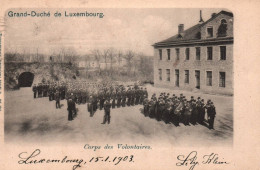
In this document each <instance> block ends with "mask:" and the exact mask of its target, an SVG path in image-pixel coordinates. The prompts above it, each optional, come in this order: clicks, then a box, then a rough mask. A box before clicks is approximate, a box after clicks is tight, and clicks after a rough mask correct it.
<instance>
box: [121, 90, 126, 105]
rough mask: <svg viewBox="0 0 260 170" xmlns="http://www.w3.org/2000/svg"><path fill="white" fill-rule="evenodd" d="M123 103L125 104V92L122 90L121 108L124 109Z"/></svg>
mask: <svg viewBox="0 0 260 170" xmlns="http://www.w3.org/2000/svg"><path fill="white" fill-rule="evenodd" d="M125 103H126V91H125V89H123V91H122V107H125Z"/></svg>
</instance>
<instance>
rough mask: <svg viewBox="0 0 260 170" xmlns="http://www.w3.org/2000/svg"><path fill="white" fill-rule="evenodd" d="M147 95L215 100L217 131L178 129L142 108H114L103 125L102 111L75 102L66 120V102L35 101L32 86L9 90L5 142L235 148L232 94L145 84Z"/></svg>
mask: <svg viewBox="0 0 260 170" xmlns="http://www.w3.org/2000/svg"><path fill="white" fill-rule="evenodd" d="M147 89H148V93H149V96H151V94H152V93H154V92H156V93H157V94H158V93H159V92H166V93H168V92H169V93H170V94H171V95H172V94H173V93H175V94H177V95H178V94H180V93H183V94H184V95H186V97H187V98H188V99H189V98H190V96H191V95H193V96H194V97H195V98H197V97H198V96H200V97H201V98H204V99H205V101H207V99H211V100H212V101H213V102H214V104H215V106H216V111H217V116H216V119H215V130H209V129H208V128H207V127H206V126H202V125H195V126H194V125H191V126H184V125H183V124H180V126H179V127H176V126H174V125H173V124H165V123H164V122H163V121H160V122H158V121H156V120H155V119H151V118H149V117H144V115H143V114H142V113H141V110H142V106H141V105H138V106H131V107H125V108H116V109H112V110H111V124H110V125H108V124H106V125H102V124H101V122H102V121H103V115H104V111H103V110H101V111H100V110H98V111H97V112H96V113H95V115H94V117H89V113H88V112H87V106H86V104H85V105H77V108H78V110H79V112H78V115H77V117H75V119H74V120H73V121H72V122H69V121H68V113H67V104H66V101H65V100H63V101H61V104H62V108H61V109H56V108H55V102H54V101H52V102H49V100H48V98H37V99H33V93H32V90H31V88H21V89H20V90H18V91H6V92H5V142H6V143H9V142H10V143H17V142H19V143H23V142H26V143H28V142H29V143H30V142H31V143H47V144H55V143H60V142H63V143H71V142H73V143H77V142H79V143H81V142H84V143H91V142H101V143H102V142H120V143H128V144H136V143H139V144H141V143H142V144H147V143H149V144H158V143H159V144H165V145H173V146H191V147H192V146H205V147H210V146H222V147H223V146H228V147H229V146H232V143H233V97H231V96H218V95H208V94H200V93H191V92H184V91H173V90H169V89H162V88H154V87H152V86H147Z"/></svg>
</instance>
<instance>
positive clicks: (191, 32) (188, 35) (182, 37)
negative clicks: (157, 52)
mask: <svg viewBox="0 0 260 170" xmlns="http://www.w3.org/2000/svg"><path fill="white" fill-rule="evenodd" d="M220 14H225V15H228V16H231V17H233V14H232V13H231V12H227V11H220V12H219V13H218V14H216V15H214V16H213V17H211V18H210V19H208V20H207V21H205V22H203V23H199V24H196V25H194V26H192V27H190V28H189V29H187V30H185V31H183V33H181V34H176V35H174V36H172V37H170V38H167V39H166V40H163V41H160V42H157V43H155V44H153V46H163V45H169V44H176V43H182V42H188V41H194V40H201V38H200V28H201V27H202V26H204V25H205V24H207V23H208V22H210V21H212V20H214V19H215V18H216V17H218V16H219V15H220Z"/></svg>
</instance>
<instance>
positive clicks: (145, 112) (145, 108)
mask: <svg viewBox="0 0 260 170" xmlns="http://www.w3.org/2000/svg"><path fill="white" fill-rule="evenodd" d="M143 105H144V116H145V117H147V116H149V100H148V98H147V97H146V96H145V99H144V101H143Z"/></svg>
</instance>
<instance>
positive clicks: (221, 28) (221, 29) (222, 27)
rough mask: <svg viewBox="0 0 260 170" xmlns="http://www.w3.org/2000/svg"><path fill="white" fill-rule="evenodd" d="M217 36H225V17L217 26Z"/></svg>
mask: <svg viewBox="0 0 260 170" xmlns="http://www.w3.org/2000/svg"><path fill="white" fill-rule="evenodd" d="M217 34H218V37H226V36H227V21H226V20H225V19H222V20H221V23H220V26H219V27H218V33H217Z"/></svg>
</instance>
